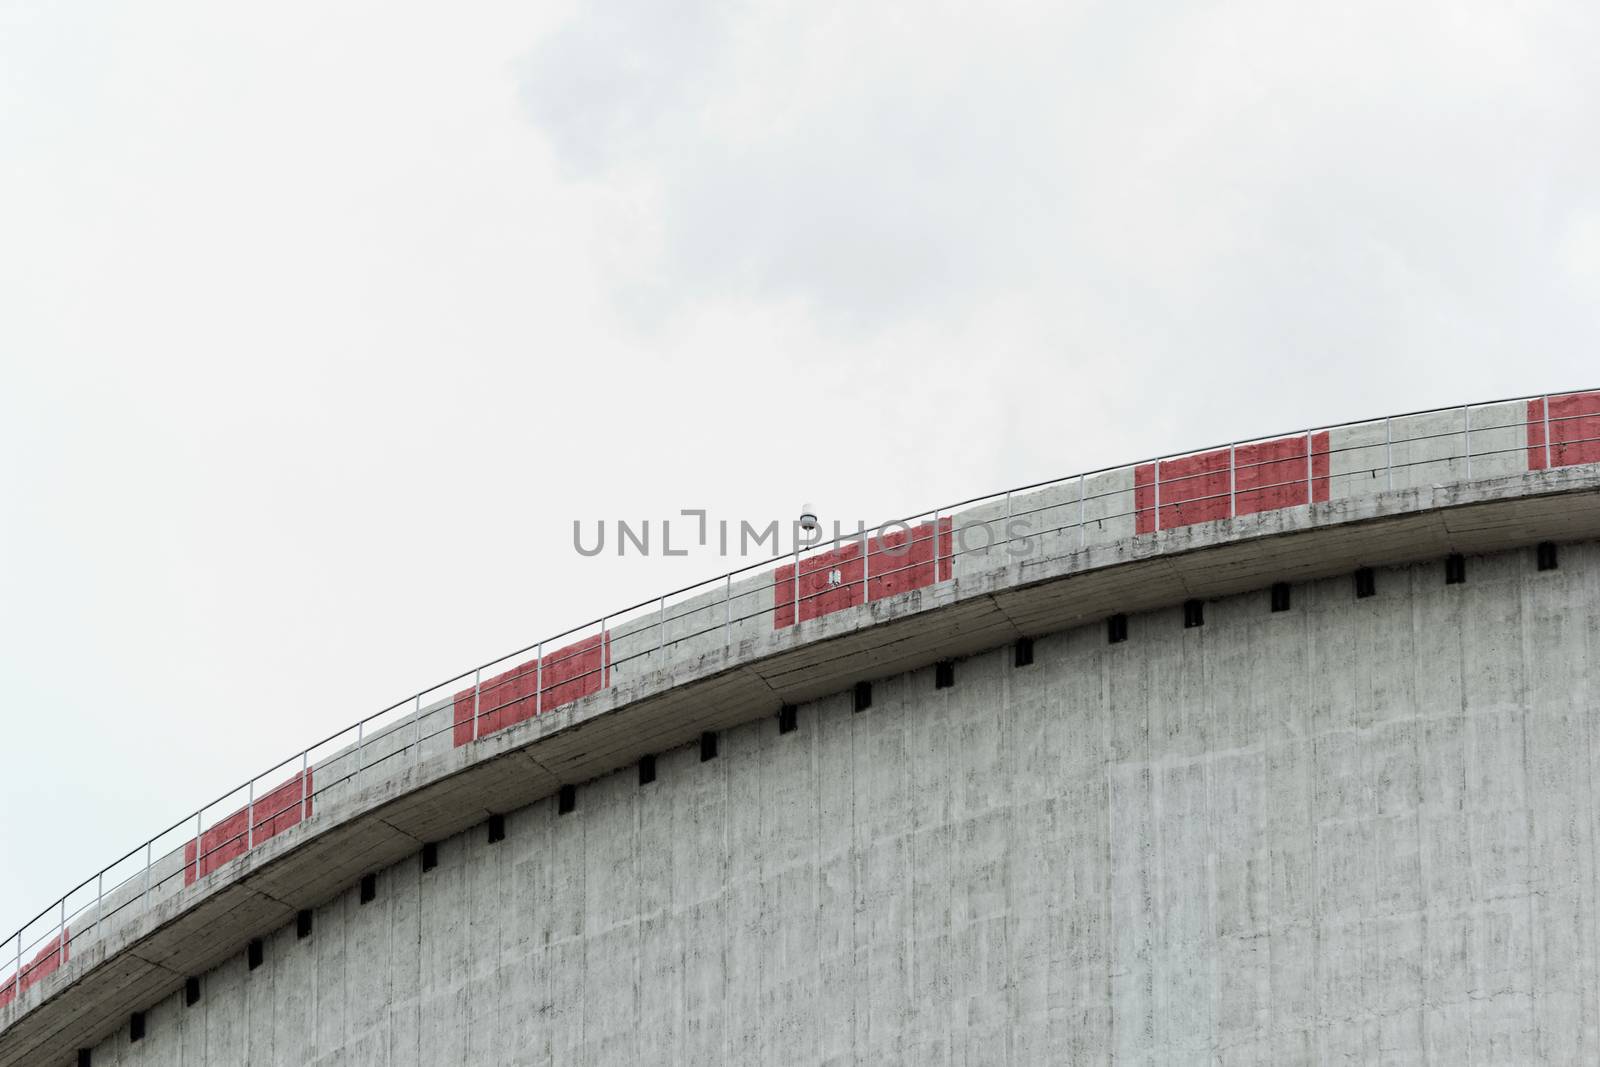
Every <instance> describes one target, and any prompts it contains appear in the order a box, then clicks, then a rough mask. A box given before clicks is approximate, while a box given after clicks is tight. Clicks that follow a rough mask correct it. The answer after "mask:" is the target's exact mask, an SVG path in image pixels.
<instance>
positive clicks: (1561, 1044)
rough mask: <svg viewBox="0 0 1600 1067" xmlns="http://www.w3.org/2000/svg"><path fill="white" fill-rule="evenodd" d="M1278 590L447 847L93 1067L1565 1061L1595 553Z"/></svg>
mask: <svg viewBox="0 0 1600 1067" xmlns="http://www.w3.org/2000/svg"><path fill="white" fill-rule="evenodd" d="M1293 596H1294V603H1293V606H1292V608H1291V610H1290V611H1288V612H1285V613H1279V614H1274V613H1271V612H1269V610H1268V605H1267V598H1266V595H1265V593H1264V592H1263V591H1251V592H1246V593H1243V594H1239V595H1235V596H1229V597H1224V598H1221V599H1217V600H1214V601H1212V602H1210V603H1208V604H1207V606H1206V624H1205V626H1204V627H1201V628H1198V629H1190V630H1186V629H1184V628H1183V625H1182V619H1181V612H1180V611H1178V610H1177V609H1175V608H1163V609H1159V610H1155V611H1151V612H1148V613H1143V614H1138V615H1135V616H1134V617H1133V618H1132V619H1131V620H1130V637H1129V640H1128V642H1127V643H1125V644H1122V645H1117V646H1109V645H1107V643H1106V640H1105V634H1104V630H1103V627H1102V626H1101V625H1099V624H1098V623H1096V624H1093V625H1087V626H1082V627H1078V628H1074V629H1071V630H1068V631H1065V632H1060V633H1055V634H1050V635H1048V636H1044V637H1041V638H1040V639H1039V640H1038V642H1037V644H1036V651H1035V655H1036V660H1035V663H1034V664H1033V665H1032V666H1030V667H1022V668H1016V667H1013V666H1012V665H1011V653H1010V650H1009V648H1007V649H998V650H994V651H989V652H982V653H979V654H976V655H973V656H971V657H970V658H966V659H963V660H961V661H960V662H959V663H958V664H957V666H956V675H955V685H954V687H953V688H950V689H946V690H936V689H935V688H934V684H933V677H932V672H931V670H928V669H918V670H912V671H909V672H906V673H903V674H899V675H896V676H894V677H891V678H887V679H883V680H881V681H879V682H878V684H877V685H876V686H875V689H874V700H873V706H872V707H871V708H870V709H869V710H868V711H865V712H863V713H860V714H853V713H852V711H851V707H850V703H849V700H848V698H847V697H846V696H845V695H843V694H839V695H834V696H829V697H826V698H823V699H820V700H816V701H813V702H809V703H806V704H805V705H803V706H802V707H801V708H800V714H799V729H798V730H797V731H796V732H795V733H793V734H789V735H779V734H778V732H777V727H776V724H775V722H774V721H772V720H771V719H765V718H764V719H762V720H760V721H756V722H752V723H747V724H745V725H742V726H737V727H733V728H731V729H728V730H725V731H724V732H723V734H722V736H721V743H720V751H719V755H718V758H717V759H715V760H714V761H711V762H706V763H702V762H701V761H700V759H699V755H698V752H697V751H696V750H695V749H693V748H679V749H676V750H673V751H671V752H668V753H665V754H663V755H662V757H661V759H660V762H659V768H658V774H659V777H658V779H657V781H656V782H655V783H654V784H653V785H647V786H640V785H638V784H637V780H636V774H635V772H634V770H633V769H632V768H628V769H626V770H623V771H619V772H617V773H613V774H609V775H606V776H604V777H601V778H599V779H597V780H595V781H593V782H590V783H588V784H586V785H584V786H583V787H582V788H581V789H580V790H579V794H578V808H577V811H576V812H574V813H572V814H570V815H566V816H558V815H557V814H556V810H555V804H554V801H553V800H542V801H539V802H537V803H534V804H533V805H531V806H528V807H525V808H522V809H519V810H516V811H513V812H511V813H510V815H509V817H508V819H507V837H506V840H505V841H504V842H502V843H500V844H490V843H488V841H487V840H486V835H485V832H484V828H483V827H482V826H481V825H480V826H474V827H472V828H471V829H470V830H468V831H466V832H464V833H460V834H455V835H452V836H450V837H448V838H446V839H445V840H444V841H443V842H442V843H441V844H440V848H439V866H438V867H437V868H436V869H435V870H432V871H429V872H426V873H424V872H423V871H422V870H421V869H420V862H419V858H418V857H417V856H411V857H409V858H407V859H405V860H403V861H402V862H400V863H398V864H395V865H393V866H390V867H388V868H386V869H384V870H382V871H381V872H380V873H379V875H378V880H377V899H376V900H375V901H373V902H371V903H369V904H366V905H362V904H360V903H359V902H358V899H357V893H356V889H355V887H354V886H351V887H350V888H348V889H346V890H344V891H343V892H340V893H339V894H338V895H337V896H335V897H334V898H333V899H332V900H331V901H329V902H327V903H325V904H324V905H322V906H320V907H318V908H317V909H316V912H315V925H314V931H313V934H312V936H311V937H310V938H309V939H306V940H299V939H297V938H296V935H295V930H294V927H293V924H292V923H288V924H287V925H285V926H282V927H281V928H279V929H277V930H276V931H274V932H272V933H271V934H269V935H268V936H267V938H266V944H265V964H264V965H263V967H262V968H260V969H259V970H256V971H253V972H252V971H249V970H247V968H246V966H245V959H244V956H243V954H242V953H241V954H238V955H235V956H233V957H231V958H229V959H228V960H227V961H226V962H225V963H223V964H222V965H221V966H219V967H217V968H216V969H214V970H212V971H210V972H208V973H206V974H205V975H204V976H203V996H202V1000H201V1002H200V1004H199V1005H197V1006H195V1007H185V1006H184V1005H183V1002H182V996H181V994H173V995H171V996H168V997H167V998H166V999H164V1000H162V1001H161V1002H160V1003H158V1004H155V1005H152V1006H151V1007H150V1010H149V1012H148V1015H147V1026H148V1035H147V1036H146V1038H145V1039H144V1040H143V1041H142V1042H140V1043H139V1044H137V1045H130V1043H129V1040H128V1035H127V1032H126V1027H125V1026H124V1027H122V1028H120V1029H119V1032H118V1033H117V1034H115V1035H114V1036H112V1037H110V1038H108V1039H106V1040H104V1041H102V1042H101V1043H100V1044H99V1045H97V1046H96V1047H95V1049H94V1052H93V1062H94V1063H95V1064H97V1065H101V1064H129V1065H132V1064H184V1065H190V1064H224V1063H226V1064H235V1063H237V1064H245V1063H250V1064H292V1065H297V1067H298V1065H302V1064H320V1063H346V1064H430V1065H431V1064H455V1063H508V1064H510V1063H515V1064H557V1063H559V1064H611V1063H634V1062H637V1063H644V1062H649V1063H682V1064H702V1063H730V1064H732V1063H737V1064H756V1063H761V1064H799V1063H915V1064H940V1063H951V1064H953V1063H963V1064H980V1063H981V1064H989V1063H1018V1064H1034V1063H1075V1062H1106V1061H1112V1060H1115V1061H1118V1062H1141V1063H1142V1062H1151V1063H1154V1062H1160V1063H1213V1062H1223V1063H1275V1064H1277V1063H1333V1062H1360V1063H1377V1062H1393V1063H1422V1062H1433V1063H1452V1064H1454V1063H1528V1062H1556V1063H1577V1062H1593V1061H1594V1060H1595V1059H1596V1058H1597V1057H1600V1000H1597V993H1600V988H1597V971H1600V943H1597V934H1596V922H1597V917H1600V914H1597V910H1596V903H1597V900H1596V896H1597V890H1596V880H1595V875H1596V859H1597V856H1596V852H1595V848H1596V838H1595V821H1596V814H1597V804H1600V796H1597V794H1596V792H1595V790H1594V788H1593V786H1592V784H1591V783H1592V781H1593V779H1594V772H1595V767H1596V762H1595V761H1596V750H1597V746H1596V740H1597V739H1596V738H1595V737H1594V736H1593V735H1594V733H1595V729H1596V728H1595V726H1594V719H1593V715H1592V712H1593V710H1594V708H1595V706H1596V699H1597V693H1596V690H1595V686H1594V682H1593V679H1594V677H1595V674H1596V666H1597V665H1596V663H1595V658H1596V656H1597V655H1600V616H1597V612H1600V545H1597V544H1595V543H1593V542H1590V543H1584V544H1579V545H1567V546H1565V547H1564V548H1563V552H1562V557H1561V566H1560V568H1559V569H1558V570H1556V571H1552V572H1544V573H1540V572H1538V571H1536V569H1535V567H1534V562H1533V555H1532V552H1531V550H1522V549H1518V550H1513V551H1508V552H1503V553H1496V554H1492V555H1488V556H1478V557H1473V558H1471V559H1469V561H1468V580H1467V582H1466V584H1464V585H1458V586H1447V585H1445V583H1444V578H1443V569H1442V566H1441V564H1440V563H1439V562H1438V561H1436V560H1435V561H1427V562H1421V563H1418V564H1416V565H1412V566H1400V567H1394V568H1387V569H1384V570H1382V571H1380V572H1379V575H1378V592H1377V595H1376V596H1375V597H1373V598H1370V599H1364V600H1357V599H1356V598H1355V597H1354V596H1353V592H1352V587H1351V582H1350V580H1349V578H1348V576H1345V575H1340V576H1337V577H1331V578H1326V579H1322V580H1317V581H1311V582H1305V583H1300V584H1297V585H1296V586H1295V587H1294V589H1293Z"/></svg>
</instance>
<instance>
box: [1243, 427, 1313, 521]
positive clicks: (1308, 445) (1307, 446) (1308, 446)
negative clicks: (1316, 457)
mask: <svg viewBox="0 0 1600 1067" xmlns="http://www.w3.org/2000/svg"><path fill="white" fill-rule="evenodd" d="M1238 445H1239V442H1237V441H1235V442H1233V443H1232V444H1230V445H1229V446H1228V518H1230V519H1231V518H1233V517H1234V516H1236V515H1238V514H1239V508H1238V504H1237V501H1238V499H1239V490H1238V486H1239V474H1238V470H1239V457H1238V452H1237V448H1238ZM1310 447H1311V445H1310V444H1309V443H1308V444H1307V445H1306V448H1308V449H1309V448H1310Z"/></svg>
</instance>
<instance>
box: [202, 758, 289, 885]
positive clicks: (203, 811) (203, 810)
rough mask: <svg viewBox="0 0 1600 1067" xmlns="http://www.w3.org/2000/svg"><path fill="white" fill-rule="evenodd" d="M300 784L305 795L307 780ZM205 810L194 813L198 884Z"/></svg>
mask: <svg viewBox="0 0 1600 1067" xmlns="http://www.w3.org/2000/svg"><path fill="white" fill-rule="evenodd" d="M300 782H301V785H300V791H301V792H302V793H303V792H305V779H304V778H302V779H300ZM205 810H206V809H205V808H201V809H200V810H199V811H197V812H195V813H194V880H195V881H197V882H198V881H199V880H200V849H201V847H202V846H201V839H200V817H201V816H202V815H204V814H205Z"/></svg>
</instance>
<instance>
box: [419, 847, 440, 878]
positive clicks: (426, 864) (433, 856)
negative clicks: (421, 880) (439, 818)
mask: <svg viewBox="0 0 1600 1067" xmlns="http://www.w3.org/2000/svg"><path fill="white" fill-rule="evenodd" d="M437 866H439V843H438V842H437V841H429V842H427V843H425V844H424V845H423V846H422V869H423V870H424V871H431V870H433V869H434V868H435V867H437Z"/></svg>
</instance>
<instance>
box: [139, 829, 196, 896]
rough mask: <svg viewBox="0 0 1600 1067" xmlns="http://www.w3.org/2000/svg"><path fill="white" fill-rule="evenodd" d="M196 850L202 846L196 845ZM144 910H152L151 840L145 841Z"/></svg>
mask: <svg viewBox="0 0 1600 1067" xmlns="http://www.w3.org/2000/svg"><path fill="white" fill-rule="evenodd" d="M194 850H195V852H196V853H198V852H199V851H200V846H199V845H196V846H195V849H194ZM144 910H145V911H146V912H148V911H149V910H150V842H148V841H146V842H145V843H144Z"/></svg>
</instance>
